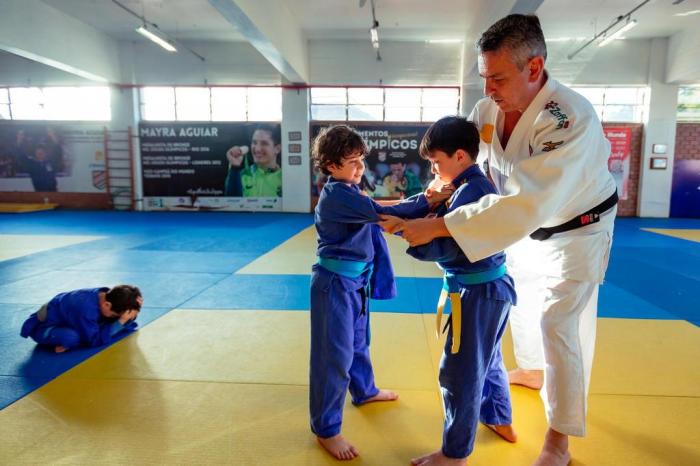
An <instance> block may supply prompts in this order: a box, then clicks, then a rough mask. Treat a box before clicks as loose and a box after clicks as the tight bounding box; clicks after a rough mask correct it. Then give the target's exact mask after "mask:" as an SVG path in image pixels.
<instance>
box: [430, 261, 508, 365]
mask: <svg viewBox="0 0 700 466" xmlns="http://www.w3.org/2000/svg"><path fill="white" fill-rule="evenodd" d="M505 274H506V266H505V264H502V265H501V266H500V267H496V268H495V269H490V270H485V271H483V272H476V273H459V274H454V273H450V272H445V276H444V278H443V280H442V292H441V293H440V298H439V299H438V304H437V316H436V329H437V335H438V338H439V337H440V327H442V313H443V311H444V310H445V304H446V303H447V297H448V296H449V298H450V305H451V307H452V348H451V353H452V354H456V353H458V352H459V345H460V340H461V335H462V299H461V296H460V295H459V286H460V285H480V284H482V283H488V282H492V281H494V280H498V279H499V278H501V277H502V276H504V275H505Z"/></svg>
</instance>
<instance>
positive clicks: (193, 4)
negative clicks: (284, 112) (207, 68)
mask: <svg viewBox="0 0 700 466" xmlns="http://www.w3.org/2000/svg"><path fill="white" fill-rule="evenodd" d="M42 1H43V2H44V3H46V4H47V5H50V6H51V7H53V8H55V9H57V10H59V11H61V12H63V13H65V14H68V15H70V16H72V17H74V18H76V19H78V20H80V21H82V22H84V23H86V24H88V25H90V26H92V27H94V28H95V29H97V30H98V31H101V32H104V33H105V34H107V35H109V36H111V37H113V38H115V39H118V40H132V41H145V40H146V39H144V38H142V37H141V36H139V35H138V34H136V33H135V31H134V29H135V28H136V27H138V26H139V25H140V20H139V19H138V18H135V17H134V16H132V15H130V14H129V13H127V12H126V11H124V10H123V9H121V8H120V7H119V6H117V5H116V4H115V3H114V2H113V1H112V0H42ZM119 1H120V2H121V3H123V4H124V5H125V6H127V7H128V8H130V9H131V10H133V11H135V12H136V13H138V14H140V15H142V16H144V17H145V18H146V19H147V20H148V21H149V22H153V23H156V24H157V25H158V26H159V28H160V29H162V30H163V31H165V32H166V33H167V34H168V35H169V36H171V37H172V38H175V39H177V40H180V41H197V40H206V41H224V42H226V41H237V42H240V41H246V37H244V33H242V32H241V31H238V30H237V29H236V27H235V26H233V25H232V24H231V23H230V22H229V21H227V20H226V19H225V18H224V17H223V16H222V15H221V14H220V13H219V11H217V9H215V8H214V7H213V6H212V5H211V4H210V3H209V1H208V0H119ZM233 1H234V2H235V0H233ZM245 1H252V0H244V1H242V2H241V3H242V4H245ZM257 1H259V2H267V3H266V4H265V5H266V7H267V5H269V6H270V7H269V8H268V9H269V11H270V19H271V20H272V23H273V24H275V21H276V22H277V23H276V24H284V25H285V26H287V25H290V24H291V25H293V26H294V27H295V28H297V29H298V30H300V31H301V34H302V37H304V38H306V39H307V40H312V41H322V40H336V41H337V40H366V41H367V42H369V32H368V31H369V28H370V26H371V24H372V19H371V9H370V3H371V0H367V1H366V2H364V3H365V5H364V6H363V7H362V8H361V7H360V6H359V5H360V3H361V2H360V0H257ZM677 2H679V0H651V1H649V2H648V3H646V4H645V5H644V6H643V7H641V8H640V9H639V10H638V11H636V12H635V13H634V14H633V16H632V17H633V18H634V19H636V20H637V21H638V25H637V27H635V28H634V29H632V30H631V31H629V32H627V33H626V37H625V38H626V39H647V38H654V37H669V36H672V35H674V34H676V33H678V32H680V31H683V30H688V29H697V27H698V24H700V13H698V14H694V15H689V16H677V15H678V14H682V13H686V12H689V11H699V12H700V0H680V2H679V3H678V4H676V5H674V3H677ZM640 3H641V0H507V1H506V0H375V5H376V16H377V20H378V21H379V25H380V26H379V36H380V40H381V41H405V42H425V41H430V40H440V39H442V40H454V41H462V42H465V45H466V47H465V49H464V50H465V57H464V61H465V66H467V65H466V64H467V63H469V64H475V63H476V57H475V56H473V55H471V56H470V55H469V53H472V54H473V52H470V50H473V49H472V48H471V46H470V45H471V44H473V43H474V41H475V40H476V39H477V38H478V37H479V35H480V34H481V32H482V31H483V30H484V28H485V27H486V26H488V25H489V24H490V23H491V22H492V21H494V20H495V19H497V18H500V17H502V16H505V15H506V14H508V13H510V12H511V11H512V9H513V10H514V9H517V8H520V10H517V11H529V8H530V7H529V5H534V6H535V7H536V8H537V11H536V13H537V15H538V16H539V18H540V21H541V23H542V27H543V29H544V32H545V37H546V38H547V41H548V49H549V58H548V67H549V68H550V69H557V71H559V75H560V76H562V77H563V79H564V80H566V78H568V77H575V76H576V74H577V73H578V70H580V69H581V68H582V67H583V66H585V65H586V63H587V62H588V61H590V60H591V59H592V57H593V56H594V55H595V54H596V53H597V50H596V49H598V47H587V48H586V49H585V50H584V52H582V53H580V54H578V55H577V56H576V60H573V61H572V60H568V59H567V58H566V57H567V55H568V54H570V53H571V52H573V51H575V50H576V49H578V48H579V47H580V46H581V45H583V44H585V43H586V42H588V41H589V40H590V39H591V38H592V37H593V36H594V35H595V34H596V33H599V32H601V31H602V30H604V29H605V28H606V27H607V26H609V25H610V24H611V23H612V21H614V20H615V19H616V18H617V17H618V16H620V15H624V14H626V13H627V12H629V11H630V10H632V9H633V8H634V7H636V6H637V5H639V4H640ZM275 6H277V8H275ZM275 15H277V16H278V17H277V18H275ZM290 15H291V16H292V18H290ZM557 67H558V68H557ZM470 79H471V81H474V82H477V81H478V76H477V75H476V71H475V66H473V67H472V69H465V70H464V83H465V84H466V83H469V82H470Z"/></svg>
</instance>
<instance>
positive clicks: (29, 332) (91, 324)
mask: <svg viewBox="0 0 700 466" xmlns="http://www.w3.org/2000/svg"><path fill="white" fill-rule="evenodd" d="M107 291H109V288H86V289H81V290H74V291H69V292H66V293H59V294H57V295H56V296H55V297H54V298H53V299H51V301H49V302H48V303H47V304H45V305H44V306H42V308H41V309H40V310H39V311H37V312H34V313H33V314H32V315H30V316H29V318H28V319H27V320H26V321H25V322H24V324H22V330H21V331H20V335H21V336H23V337H24V338H27V337H31V338H32V339H33V340H34V341H36V342H37V343H39V344H42V345H51V346H59V345H60V346H63V347H64V348H66V349H70V348H75V347H78V346H90V347H93V346H101V345H106V344H107V343H110V342H111V341H112V338H113V337H114V335H116V334H117V333H119V332H120V331H122V330H132V329H135V328H136V327H137V325H138V324H137V323H136V322H135V321H130V322H127V324H126V325H122V324H121V323H120V322H119V321H117V320H113V319H107V318H105V317H104V316H102V314H101V313H100V300H99V293H100V292H107Z"/></svg>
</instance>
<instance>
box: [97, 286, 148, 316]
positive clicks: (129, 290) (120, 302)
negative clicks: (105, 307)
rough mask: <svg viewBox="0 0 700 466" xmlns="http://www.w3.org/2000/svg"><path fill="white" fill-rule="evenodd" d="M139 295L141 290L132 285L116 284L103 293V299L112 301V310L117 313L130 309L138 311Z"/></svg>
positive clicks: (139, 308) (139, 306)
mask: <svg viewBox="0 0 700 466" xmlns="http://www.w3.org/2000/svg"><path fill="white" fill-rule="evenodd" d="M140 297H141V290H139V289H138V287H136V286H132V285H117V286H115V287H112V288H111V289H110V290H109V291H108V292H107V294H106V295H105V299H106V300H107V301H109V302H110V303H112V311H114V312H116V313H117V314H123V313H124V312H125V311H128V310H130V309H136V310H137V311H140V310H141V304H140V303H139V299H138V298H140Z"/></svg>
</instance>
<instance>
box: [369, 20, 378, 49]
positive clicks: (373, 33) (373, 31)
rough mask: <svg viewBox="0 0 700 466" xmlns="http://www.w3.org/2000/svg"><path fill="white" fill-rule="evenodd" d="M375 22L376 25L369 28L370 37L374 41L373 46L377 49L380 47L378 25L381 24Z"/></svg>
mask: <svg viewBox="0 0 700 466" xmlns="http://www.w3.org/2000/svg"><path fill="white" fill-rule="evenodd" d="M374 23H375V24H374V26H372V29H370V30H369V37H370V40H371V41H372V47H374V48H375V49H378V48H379V32H378V31H377V26H379V24H378V23H377V22H376V21H375V22H374Z"/></svg>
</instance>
